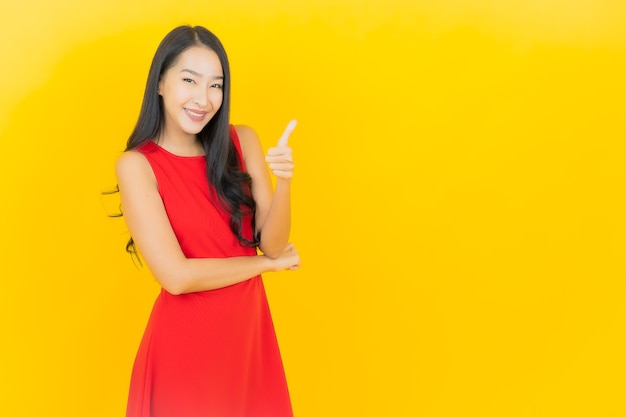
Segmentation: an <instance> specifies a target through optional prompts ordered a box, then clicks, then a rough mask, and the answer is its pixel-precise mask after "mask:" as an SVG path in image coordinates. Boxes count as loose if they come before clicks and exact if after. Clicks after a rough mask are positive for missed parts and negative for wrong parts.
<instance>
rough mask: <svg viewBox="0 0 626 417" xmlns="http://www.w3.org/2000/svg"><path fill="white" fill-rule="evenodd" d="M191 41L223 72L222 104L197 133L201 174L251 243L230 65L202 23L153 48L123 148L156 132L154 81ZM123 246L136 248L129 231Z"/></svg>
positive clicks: (251, 207)
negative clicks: (233, 132) (233, 134)
mask: <svg viewBox="0 0 626 417" xmlns="http://www.w3.org/2000/svg"><path fill="white" fill-rule="evenodd" d="M193 46H206V47H207V48H209V49H211V50H212V51H214V52H215V53H216V54H217V56H218V57H219V60H220V63H221V64H222V71H223V73H224V81H223V87H222V88H223V99H222V105H221V107H220V109H219V110H218V111H217V113H216V114H215V115H214V116H213V118H212V119H211V120H210V121H209V123H208V124H207V125H206V126H205V127H204V128H203V129H202V130H201V131H200V133H198V135H197V137H198V140H199V141H200V143H201V144H202V146H203V148H204V151H205V155H206V156H205V157H206V162H207V178H208V180H209V184H211V185H212V186H213V187H214V188H215V191H216V193H215V194H216V198H217V200H218V201H217V202H216V203H219V204H220V205H221V206H222V207H223V208H224V209H225V210H226V211H227V212H228V213H229V215H230V228H231V230H232V231H233V233H234V234H235V235H236V236H237V239H238V240H239V242H240V243H241V244H242V245H245V246H251V247H256V246H258V244H259V235H258V234H256V233H254V228H255V227H254V213H255V211H256V203H255V202H254V199H253V198H252V194H251V185H252V179H251V178H250V175H249V174H248V173H247V172H244V171H242V170H241V168H240V165H239V157H238V155H237V150H236V148H235V146H234V144H233V143H232V141H231V138H230V122H229V114H230V67H229V65H228V57H227V55H226V51H225V50H224V46H223V45H222V43H221V42H220V40H219V39H218V38H217V36H215V35H214V34H213V33H212V32H210V31H209V30H207V29H206V28H204V27H202V26H193V27H192V26H179V27H177V28H175V29H173V30H172V31H171V32H170V33H168V34H167V35H166V36H165V38H163V40H162V41H161V43H160V44H159V47H158V48H157V50H156V53H155V54H154V58H153V59H152V64H151V65H150V71H149V73H148V81H147V83H146V90H145V93H144V96H143V103H142V105H141V111H140V113H139V120H137V124H136V125H135V129H134V130H133V132H132V134H131V135H130V137H129V138H128V142H127V144H126V150H127V151H128V150H131V149H135V148H137V147H139V146H141V145H142V144H143V143H144V142H146V141H148V140H151V139H154V138H157V137H159V135H160V134H161V132H162V131H163V127H164V122H165V115H164V109H163V101H162V100H163V99H162V97H161V96H160V95H159V94H158V88H159V81H161V78H162V77H163V75H164V74H165V72H166V71H167V70H168V69H169V68H171V67H172V66H173V65H175V63H176V60H177V59H178V57H179V56H180V54H181V53H182V52H184V51H185V50H187V49H189V48H191V47H193ZM248 216H250V217H251V218H252V230H253V235H252V236H244V234H243V229H242V223H243V221H244V218H246V217H248ZM126 250H127V251H128V252H129V253H131V254H135V255H136V254H137V250H136V247H135V243H134V241H133V238H132V237H131V238H130V240H129V241H128V244H127V245H126Z"/></svg>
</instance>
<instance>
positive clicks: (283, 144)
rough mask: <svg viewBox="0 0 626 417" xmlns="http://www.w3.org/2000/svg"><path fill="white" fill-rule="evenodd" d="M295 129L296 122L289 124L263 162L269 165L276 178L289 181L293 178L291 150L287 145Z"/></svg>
mask: <svg viewBox="0 0 626 417" xmlns="http://www.w3.org/2000/svg"><path fill="white" fill-rule="evenodd" d="M295 127H296V121H295V120H292V121H291V122H289V124H288V125H287V127H286V128H285V131H284V132H283V134H282V136H281V137H280V139H279V140H278V144H277V145H276V146H275V147H273V148H270V149H268V151H267V156H266V157H265V161H267V163H268V164H269V167H270V170H271V171H272V173H273V174H274V175H276V177H278V178H282V179H290V178H291V177H292V176H293V157H292V155H291V148H290V147H289V145H288V142H289V135H291V132H292V131H293V129H295Z"/></svg>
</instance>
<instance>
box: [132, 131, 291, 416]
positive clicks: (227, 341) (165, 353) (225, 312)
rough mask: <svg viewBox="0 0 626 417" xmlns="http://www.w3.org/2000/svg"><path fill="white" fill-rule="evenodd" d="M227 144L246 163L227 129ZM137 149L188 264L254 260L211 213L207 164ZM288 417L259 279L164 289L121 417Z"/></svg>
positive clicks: (151, 147) (219, 215)
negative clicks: (233, 258)
mask: <svg viewBox="0 0 626 417" xmlns="http://www.w3.org/2000/svg"><path fill="white" fill-rule="evenodd" d="M231 136H232V140H233V143H234V144H235V147H236V149H237V151H238V154H239V160H240V161H243V158H242V157H241V147H240V145H239V139H238V138H237V134H236V132H235V130H234V128H232V127H231ZM137 150H138V151H139V152H141V153H142V154H143V155H145V157H146V158H147V159H148V161H149V162H150V165H151V166H152V170H153V171H154V174H155V176H156V179H157V184H158V188H159V193H160V195H161V198H162V199H163V203H164V205H165V209H166V211H167V215H168V217H169V219H170V222H171V224H172V228H173V229H174V232H175V234H176V237H177V238H178V242H179V243H180V246H181V248H182V250H183V252H184V253H185V255H186V256H187V258H223V257H229V256H257V255H256V250H255V249H254V248H248V247H244V246H241V245H240V244H239V242H238V240H237V238H236V237H235V235H234V234H233V233H232V232H231V229H230V226H229V217H228V215H227V214H226V213H225V212H224V210H223V209H221V207H219V204H218V206H216V205H214V204H213V202H212V200H211V198H210V187H209V184H208V180H207V177H206V170H205V167H206V161H205V158H204V157H203V156H198V157H195V156H192V157H182V156H177V155H174V154H171V153H169V152H167V151H166V150H165V149H163V148H161V147H160V146H158V145H156V144H155V143H153V142H150V141H148V142H146V143H145V144H144V145H142V146H141V147H139V148H138V149H137ZM241 165H242V167H243V162H241ZM250 220H251V219H248V221H247V222H245V225H244V231H245V232H246V233H247V234H246V236H251V234H250V232H251V227H252V226H251V221H250ZM292 415H293V413H292V410H291V403H290V400H289V393H288V390H287V382H286V379H285V373H284V370H283V364H282V360H281V357H280V352H279V350H278V344H277V341H276V334H275V332H274V325H273V323H272V318H271V316H270V310H269V307H268V303H267V298H266V295H265V289H264V287H263V281H262V279H261V276H260V275H259V276H256V277H253V278H251V279H249V280H247V281H243V282H241V283H238V284H235V285H231V286H228V287H224V288H220V289H216V290H211V291H202V292H196V293H189V294H183V295H177V296H176V295H172V294H170V293H168V292H167V291H165V290H164V289H161V293H160V294H159V296H158V297H157V299H156V301H155V304H154V307H153V310H152V313H151V315H150V319H149V321H148V325H147V327H146V330H145V333H144V335H143V339H142V341H141V344H140V346H139V351H138V353H137V357H136V359H135V364H134V367H133V372H132V377H131V383H130V392H129V398H128V405H127V411H126V416H127V417H213V416H215V417H270V416H271V417H290V416H292Z"/></svg>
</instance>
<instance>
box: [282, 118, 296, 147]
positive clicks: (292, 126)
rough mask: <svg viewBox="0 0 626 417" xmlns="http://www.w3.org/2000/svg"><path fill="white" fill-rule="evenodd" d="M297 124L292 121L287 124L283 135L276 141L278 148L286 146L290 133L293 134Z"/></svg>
mask: <svg viewBox="0 0 626 417" xmlns="http://www.w3.org/2000/svg"><path fill="white" fill-rule="evenodd" d="M297 123H298V122H297V121H296V120H292V121H290V122H289V124H288V125H287V127H286V128H285V131H284V132H283V135H282V136H281V137H280V139H278V146H287V142H288V141H289V135H291V132H293V130H294V129H295V128H296V124H297Z"/></svg>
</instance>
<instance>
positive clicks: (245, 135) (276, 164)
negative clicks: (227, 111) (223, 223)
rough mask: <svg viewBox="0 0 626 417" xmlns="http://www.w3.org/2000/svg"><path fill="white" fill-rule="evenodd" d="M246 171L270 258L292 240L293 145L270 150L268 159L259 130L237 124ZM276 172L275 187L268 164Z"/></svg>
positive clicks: (258, 225)
mask: <svg viewBox="0 0 626 417" xmlns="http://www.w3.org/2000/svg"><path fill="white" fill-rule="evenodd" d="M236 129H237V135H238V136H239V141H240V143H241V149H242V152H243V156H244V162H245V165H246V170H247V171H248V173H249V174H250V176H251V177H252V197H254V200H255V202H256V205H257V208H256V217H255V223H256V229H257V231H258V232H260V233H261V243H260V245H259V248H260V249H261V251H262V252H263V253H264V254H265V255H267V256H268V257H271V258H276V257H278V256H280V254H281V253H282V252H283V250H284V249H285V247H286V246H287V244H288V242H289V232H290V230H291V177H292V175H293V159H292V155H291V148H290V147H289V146H287V145H286V144H285V145H282V144H281V145H279V146H277V147H274V148H271V149H269V150H268V156H267V159H266V157H265V155H264V153H263V148H262V147H261V142H260V140H259V137H258V136H257V134H256V132H255V131H254V130H253V129H252V128H250V127H248V126H236ZM268 162H269V163H270V167H271V168H272V172H273V173H274V174H275V175H276V189H275V190H274V191H272V182H271V179H270V175H269V172H268V167H267V163H268Z"/></svg>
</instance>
